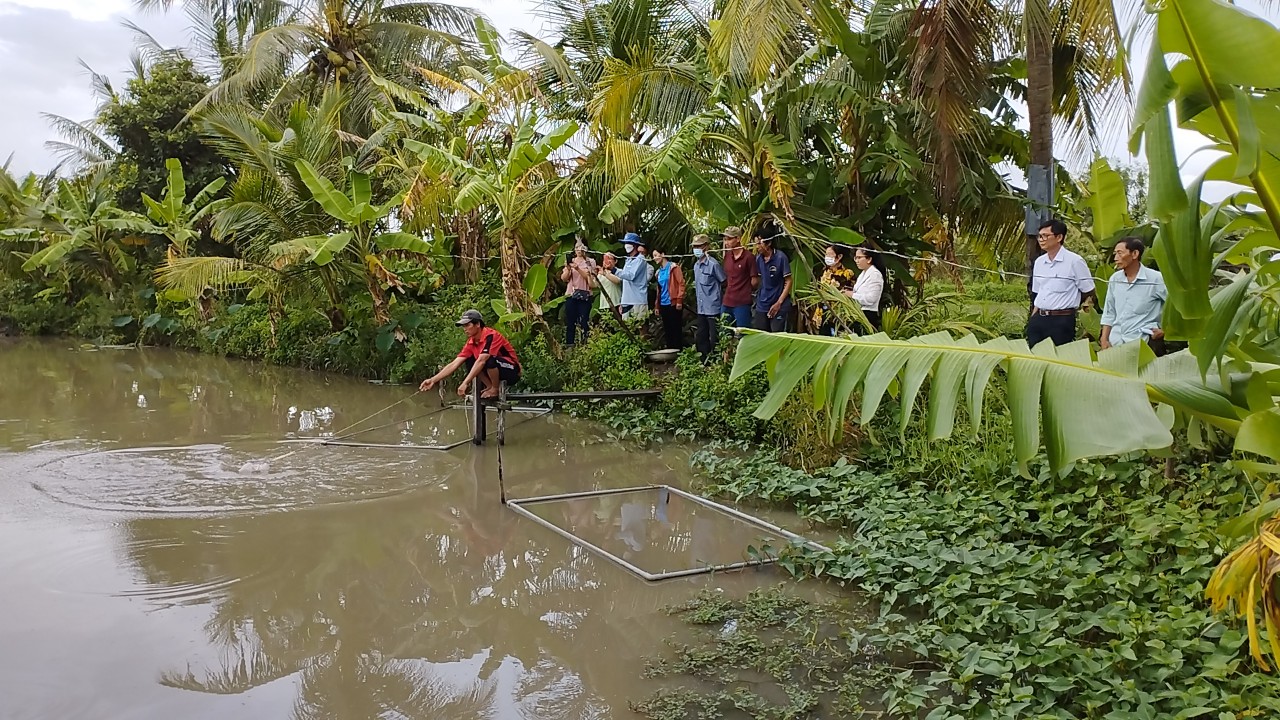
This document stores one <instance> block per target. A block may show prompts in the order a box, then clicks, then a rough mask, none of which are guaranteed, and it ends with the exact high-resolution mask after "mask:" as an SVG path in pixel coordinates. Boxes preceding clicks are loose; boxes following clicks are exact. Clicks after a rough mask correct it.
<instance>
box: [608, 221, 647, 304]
mask: <svg viewBox="0 0 1280 720" xmlns="http://www.w3.org/2000/svg"><path fill="white" fill-rule="evenodd" d="M622 247H623V249H624V250H626V251H627V261H626V264H625V265H623V266H622V269H621V270H618V271H617V272H616V273H615V275H616V276H617V277H618V279H619V280H621V281H622V303H621V304H620V305H619V306H618V309H620V310H622V317H623V319H626V320H634V319H636V318H642V317H644V316H645V315H648V314H649V280H650V279H652V278H653V267H652V266H651V265H649V259H648V258H646V257H645V256H644V253H645V249H646V248H645V244H644V240H643V239H641V237H640V235H639V234H637V233H633V232H629V233H627V234H626V235H624V236H623V238H622Z"/></svg>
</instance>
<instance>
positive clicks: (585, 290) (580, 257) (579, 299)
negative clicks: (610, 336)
mask: <svg viewBox="0 0 1280 720" xmlns="http://www.w3.org/2000/svg"><path fill="white" fill-rule="evenodd" d="M595 276H596V261H595V260H592V259H591V258H589V257H587V246H586V244H585V243H583V242H582V241H581V240H579V241H577V242H576V243H575V244H574V246H573V257H571V258H569V261H568V262H566V263H565V264H564V270H562V271H561V272H560V279H561V280H563V281H565V283H566V284H567V287H566V288H565V290H564V294H565V297H566V298H567V299H566V300H565V301H564V336H565V337H564V344H565V345H568V346H571V347H572V346H573V344H574V343H575V342H576V341H577V339H578V338H577V334H578V332H577V331H578V328H582V339H583V340H584V341H585V340H586V339H587V331H588V330H589V329H590V324H591V288H592V286H593V285H594V284H595Z"/></svg>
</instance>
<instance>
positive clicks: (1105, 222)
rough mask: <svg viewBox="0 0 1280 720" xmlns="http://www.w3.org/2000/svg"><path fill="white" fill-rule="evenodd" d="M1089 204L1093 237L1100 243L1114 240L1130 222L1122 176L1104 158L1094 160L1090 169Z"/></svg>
mask: <svg viewBox="0 0 1280 720" xmlns="http://www.w3.org/2000/svg"><path fill="white" fill-rule="evenodd" d="M1089 207H1090V208H1091V209H1092V210H1093V237H1094V239H1095V240H1097V241H1098V242H1100V243H1106V242H1109V241H1111V240H1113V239H1114V238H1115V237H1116V235H1118V234H1119V233H1120V231H1122V230H1124V229H1125V228H1127V227H1130V226H1132V225H1133V221H1132V220H1131V219H1130V218H1129V195H1128V193H1127V192H1126V190H1125V186H1124V178H1122V177H1120V173H1118V172H1116V171H1115V169H1114V168H1112V167H1111V164H1110V163H1108V162H1107V160H1106V158H1101V157H1100V158H1098V159H1097V160H1094V162H1093V167H1092V168H1090V170H1089Z"/></svg>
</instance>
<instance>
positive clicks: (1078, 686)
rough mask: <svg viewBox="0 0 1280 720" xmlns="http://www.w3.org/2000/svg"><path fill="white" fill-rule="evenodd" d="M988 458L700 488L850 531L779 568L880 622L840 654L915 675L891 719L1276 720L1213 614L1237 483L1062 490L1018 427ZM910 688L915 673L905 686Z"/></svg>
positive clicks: (1236, 634) (866, 459) (953, 446)
mask: <svg viewBox="0 0 1280 720" xmlns="http://www.w3.org/2000/svg"><path fill="white" fill-rule="evenodd" d="M991 424H992V427H991V428H989V429H988V430H987V432H985V433H984V435H983V438H982V439H981V440H967V439H961V440H952V441H948V442H946V443H930V442H927V441H926V440H924V438H923V437H921V436H920V435H909V436H908V437H907V439H906V441H905V442H902V441H897V440H896V434H895V435H894V436H891V437H895V440H894V441H892V442H890V441H886V442H885V443H884V444H882V445H875V446H868V447H865V448H864V450H865V452H864V455H863V457H862V458H860V459H858V460H856V461H852V462H849V461H842V462H839V463H837V464H836V465H834V466H832V467H829V468H824V469H821V470H817V471H814V472H810V473H806V472H801V471H797V470H791V469H788V468H785V467H782V466H780V465H779V463H778V462H776V458H774V457H770V456H767V455H766V456H758V457H753V458H741V457H722V456H719V455H717V454H715V453H709V452H704V453H699V454H698V455H696V456H695V463H696V464H697V465H698V466H699V467H701V468H702V469H703V470H704V471H705V472H706V474H707V483H706V485H707V487H708V489H709V490H710V491H712V492H718V493H723V494H727V495H730V496H732V497H737V498H742V499H756V500H765V501H771V502H779V503H783V504H787V505H790V506H792V507H795V508H796V509H798V510H799V511H800V512H801V513H802V514H803V515H805V516H806V517H808V518H810V519H812V520H816V521H819V522H823V523H826V524H828V525H832V526H836V527H840V528H845V529H846V530H848V531H854V534H850V535H846V536H844V537H842V538H840V539H839V540H837V541H836V542H834V543H829V544H830V545H831V550H830V552H819V551H801V552H796V553H794V554H790V555H788V556H786V557H785V558H784V559H783V560H782V561H781V562H782V564H783V566H784V567H786V568H788V569H790V570H792V571H793V572H795V573H798V574H802V575H808V576H825V577H831V578H834V579H837V580H839V581H840V582H847V583H851V584H855V585H857V586H858V587H859V588H860V589H861V591H863V592H865V593H868V594H869V595H870V596H871V597H873V598H878V599H879V600H880V602H881V607H880V612H879V615H878V617H877V618H876V619H875V620H874V621H873V622H871V623H869V624H866V625H864V626H861V627H849V628H847V632H848V637H849V650H850V652H852V653H867V654H869V657H871V658H874V661H878V662H879V663H881V664H884V665H895V666H897V667H901V668H904V670H902V671H901V672H898V673H896V674H895V675H894V676H893V677H892V678H891V679H890V681H889V682H888V683H887V688H886V690H887V692H886V693H885V695H884V699H885V705H886V707H885V709H886V710H887V711H888V712H889V714H890V715H891V716H893V717H923V716H924V714H926V713H930V716H931V717H990V718H1006V719H1008V720H1013V719H1015V718H1030V717H1104V716H1105V717H1199V716H1202V715H1203V716H1205V717H1209V716H1212V717H1237V718H1239V717H1272V716H1275V715H1276V713H1277V712H1278V711H1280V679H1277V678H1275V677H1272V676H1269V675H1263V674H1256V673H1253V672H1250V669H1249V667H1248V666H1249V659H1248V652H1247V643H1246V642H1245V638H1244V636H1243V634H1242V633H1241V632H1240V631H1239V630H1237V629H1236V628H1234V627H1230V626H1228V625H1225V624H1224V623H1223V622H1222V621H1221V620H1222V618H1220V617H1218V616H1215V615H1214V613H1213V612H1212V611H1211V610H1210V609H1209V607H1208V603H1207V602H1206V601H1205V599H1204V597H1203V590H1204V584H1205V582H1206V581H1207V580H1208V577H1209V575H1210V573H1211V572H1212V570H1213V567H1214V565H1215V563H1216V559H1217V557H1218V555H1219V553H1220V552H1222V548H1221V539H1220V538H1219V536H1218V535H1217V533H1216V532H1215V527H1216V526H1217V525H1218V524H1220V523H1221V522H1223V521H1224V520H1226V519H1228V518H1230V517H1233V516H1234V515H1236V514H1237V513H1238V512H1239V510H1240V508H1241V507H1243V506H1245V505H1246V501H1247V498H1248V497H1251V496H1252V492H1253V491H1252V489H1251V488H1250V487H1249V482H1248V480H1247V479H1246V478H1245V477H1244V475H1243V474H1242V473H1240V472H1239V471H1238V470H1237V469H1236V468H1234V467H1233V466H1232V464H1231V463H1230V462H1229V461H1228V462H1217V461H1213V460H1212V459H1210V458H1183V462H1182V463H1181V464H1180V465H1179V466H1178V472H1177V473H1176V475H1175V477H1174V478H1171V479H1170V478H1166V477H1165V475H1164V472H1163V463H1162V462H1160V461H1158V460H1152V459H1147V458H1144V457H1141V456H1130V457H1120V458H1112V459H1110V460H1108V461H1096V462H1082V463H1079V464H1078V465H1077V466H1076V469H1075V470H1074V472H1073V473H1072V474H1071V475H1070V476H1069V477H1067V478H1057V477H1055V476H1053V475H1051V474H1050V473H1049V472H1048V470H1047V469H1044V463H1043V461H1041V463H1040V464H1039V466H1038V467H1039V468H1040V469H1039V470H1038V475H1037V476H1036V477H1034V478H1033V479H1025V478H1021V477H1018V476H1017V475H1016V474H1015V472H1014V469H1013V465H1014V463H1013V462H1012V448H1011V443H1010V442H1009V440H1008V438H1009V434H1008V432H1007V430H1008V427H1007V426H1008V422H1007V418H1003V417H996V418H992V420H991ZM908 667H909V668H914V670H907V669H905V668H908Z"/></svg>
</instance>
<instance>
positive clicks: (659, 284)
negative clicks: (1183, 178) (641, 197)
mask: <svg viewBox="0 0 1280 720" xmlns="http://www.w3.org/2000/svg"><path fill="white" fill-rule="evenodd" d="M1066 236H1067V227H1066V225H1065V224H1064V223H1063V222H1062V221H1060V220H1050V221H1048V222H1045V223H1044V224H1043V225H1041V227H1040V229H1039V233H1038V235H1037V242H1038V244H1039V246H1040V249H1041V250H1042V251H1043V254H1042V255H1040V256H1039V257H1038V258H1037V259H1036V261H1035V263H1034V264H1033V266H1032V273H1031V278H1030V283H1029V287H1028V289H1029V291H1030V295H1031V304H1030V312H1029V314H1028V318H1027V332H1026V338H1027V344H1028V345H1030V346H1031V347H1035V346H1036V345H1038V344H1040V343H1041V342H1044V341H1046V340H1048V341H1051V342H1052V343H1053V344H1054V345H1062V344H1065V343H1068V342H1071V341H1073V340H1075V338H1076V335H1077V327H1076V324H1077V319H1078V316H1079V313H1080V312H1081V311H1087V310H1088V309H1089V308H1090V307H1091V306H1093V305H1096V304H1097V302H1098V296H1097V293H1096V289H1095V285H1094V279H1093V276H1092V274H1091V273H1090V271H1089V266H1088V264H1087V263H1086V262H1085V261H1084V259H1083V258H1082V257H1080V255H1078V254H1076V253H1074V252H1072V251H1071V250H1069V249H1067V248H1066V247H1065V245H1064V242H1065V241H1066ZM777 237H778V233H776V232H772V233H771V232H770V231H769V230H767V229H765V228H761V229H759V230H757V231H756V232H755V233H753V237H752V240H753V248H752V249H751V250H748V249H747V248H745V247H743V246H742V228H739V227H728V228H725V230H724V232H723V233H721V239H722V241H723V252H722V253H721V257H720V258H719V259H717V258H716V257H715V255H714V254H713V252H712V250H711V239H710V238H709V237H708V236H706V235H698V236H696V237H694V238H693V242H692V244H691V249H692V254H693V258H694V260H693V297H694V308H693V309H694V316H695V321H694V328H695V329H694V342H695V345H696V347H697V349H698V353H699V354H701V355H702V358H703V360H704V361H706V360H707V359H708V358H709V357H710V355H711V353H712V352H713V351H714V350H715V345H716V341H717V339H718V337H719V324H720V322H721V321H722V320H723V321H724V322H727V323H730V324H731V325H732V326H733V327H739V328H746V327H750V328H754V329H756V330H762V331H766V332H782V331H784V330H786V329H787V326H788V322H789V318H790V316H791V310H792V305H793V302H792V289H793V282H792V275H791V261H790V259H789V258H788V257H787V254H786V253H785V252H783V251H782V250H780V249H778V248H776V247H774V243H775V241H776V240H777ZM622 249H623V255H624V257H623V258H619V257H618V256H617V255H616V254H615V253H612V252H608V253H605V254H604V256H603V258H602V260H601V262H599V263H597V262H596V261H595V260H594V259H593V258H592V257H590V255H589V253H588V250H587V246H586V245H585V244H584V243H583V242H582V241H581V240H579V241H578V242H577V243H576V245H575V247H574V251H573V254H572V255H571V256H570V257H569V258H568V259H567V260H566V262H565V266H564V269H563V270H562V271H561V274H560V279H561V280H562V281H563V282H564V283H565V296H566V297H565V311H564V312H565V315H564V319H565V341H566V344H568V345H574V344H575V343H576V342H577V341H578V340H579V339H582V340H585V339H586V337H587V333H588V332H589V331H590V327H591V307H592V304H593V299H594V290H595V289H596V288H599V290H600V301H599V309H600V311H601V312H605V313H613V314H615V315H616V316H617V317H618V318H619V319H621V320H635V319H640V318H644V317H646V316H647V315H648V314H649V312H650V308H651V307H652V312H655V313H656V314H657V315H658V317H659V318H661V321H662V328H663V339H664V342H665V344H666V347H667V348H670V349H680V348H682V347H683V346H684V309H685V308H684V304H685V295H686V287H687V286H686V283H685V277H684V271H683V270H682V269H681V267H680V264H679V263H678V262H673V261H672V259H671V258H669V257H668V256H667V253H665V252H663V251H662V250H659V249H656V248H655V249H654V250H653V251H652V252H649V248H648V246H647V244H646V243H645V240H644V238H642V237H641V236H640V235H638V234H637V233H633V232H629V233H627V234H626V235H625V236H623V238H622ZM1145 251H1146V245H1145V244H1144V243H1143V241H1142V239H1141V238H1137V237H1124V238H1121V239H1120V240H1119V241H1118V242H1117V243H1116V245H1115V247H1114V249H1113V250H1112V260H1113V262H1114V265H1115V268H1116V271H1115V273H1114V274H1112V275H1111V277H1110V279H1108V280H1107V295H1106V301H1105V303H1104V304H1103V307H1102V320H1101V332H1100V334H1099V338H1098V342H1099V345H1100V347H1101V348H1102V349H1103V350H1105V349H1107V348H1110V347H1114V346H1116V345H1123V344H1125V343H1131V342H1137V341H1140V340H1141V341H1145V342H1146V343H1147V344H1148V345H1149V346H1150V347H1151V349H1152V350H1153V351H1155V353H1156V354H1157V355H1161V354H1164V352H1165V347H1164V331H1163V329H1162V328H1161V327H1160V318H1161V315H1162V314H1163V311H1164V303H1165V301H1166V300H1167V298H1168V291H1167V289H1166V288H1165V284H1164V278H1163V277H1162V276H1161V275H1160V273H1159V272H1158V271H1156V270H1154V269H1152V268H1150V267H1147V266H1146V265H1144V264H1143V262H1142V256H1143V253H1144V252H1145ZM850 254H852V259H853V264H854V268H848V267H846V266H845V259H846V257H848V256H849V255H850ZM1275 259H1280V255H1277V256H1276V258H1275ZM620 260H621V262H619V261H620ZM823 264H824V266H825V267H824V269H823V272H822V275H821V277H820V279H819V281H818V282H819V283H821V284H824V285H827V286H830V287H831V288H834V289H835V291H836V292H839V293H841V294H844V295H845V296H847V297H848V298H850V299H851V300H852V301H854V302H856V303H857V304H858V307H859V308H860V309H861V310H862V313H863V315H864V316H865V317H866V319H867V322H868V323H869V324H870V325H871V326H872V327H873V328H876V329H878V328H879V327H880V310H881V301H882V300H883V297H884V290H885V284H886V279H887V277H888V273H887V271H886V270H885V266H884V261H883V260H882V259H881V258H880V256H879V254H878V253H876V252H875V251H874V250H871V249H869V248H866V247H856V248H852V250H850V248H846V247H843V246H837V245H830V246H828V247H827V248H826V253H825V256H824V258H823ZM651 283H653V284H654V286H655V292H654V293H653V299H652V300H650V284H651ZM651 303H652V305H651ZM807 319H808V322H809V326H810V328H811V329H812V330H813V331H814V332H817V333H819V334H823V335H836V334H838V333H839V332H841V331H842V328H841V326H840V324H839V323H838V321H837V320H836V318H835V317H834V313H833V312H832V309H831V308H830V307H829V306H827V305H825V304H822V303H819V304H817V305H816V306H815V307H814V308H813V310H812V313H811V314H810V315H809V317H808V318H807ZM457 325H458V326H459V327H461V328H463V330H464V331H465V333H466V336H467V341H466V343H465V344H464V345H463V347H462V350H461V351H460V352H459V353H458V357H457V358H456V359H454V361H453V362H451V363H449V364H448V365H446V366H445V367H444V368H442V369H441V370H440V372H438V373H436V374H435V375H433V376H432V377H430V378H428V379H426V380H424V381H423V382H422V385H421V389H422V390H423V391H426V390H430V389H432V388H434V387H435V386H436V385H437V384H439V383H440V382H441V381H443V380H444V379H445V378H446V377H448V376H449V375H450V374H452V373H453V372H454V371H456V370H458V369H459V368H462V367H466V366H467V365H468V364H470V367H469V369H468V372H467V375H466V378H465V379H464V380H463V382H462V384H461V385H460V386H459V387H458V394H459V395H462V394H465V393H466V392H467V391H468V389H469V387H470V386H471V383H472V382H477V383H479V384H480V388H481V395H482V396H483V397H494V396H496V395H497V393H498V388H499V384H500V383H504V382H505V383H507V384H509V385H510V384H513V383H515V382H516V381H517V380H519V378H520V372H521V368H520V361H519V359H518V358H517V357H516V353H515V349H514V348H512V347H511V344H510V343H509V342H508V341H507V340H506V338H504V337H503V336H502V335H501V334H500V333H498V332H497V331H495V330H493V329H492V328H490V327H488V326H487V325H486V324H485V321H484V317H483V316H482V315H481V314H480V313H479V312H478V311H476V310H468V311H467V312H465V313H463V315H462V317H461V318H459V319H458V321H457Z"/></svg>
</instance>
